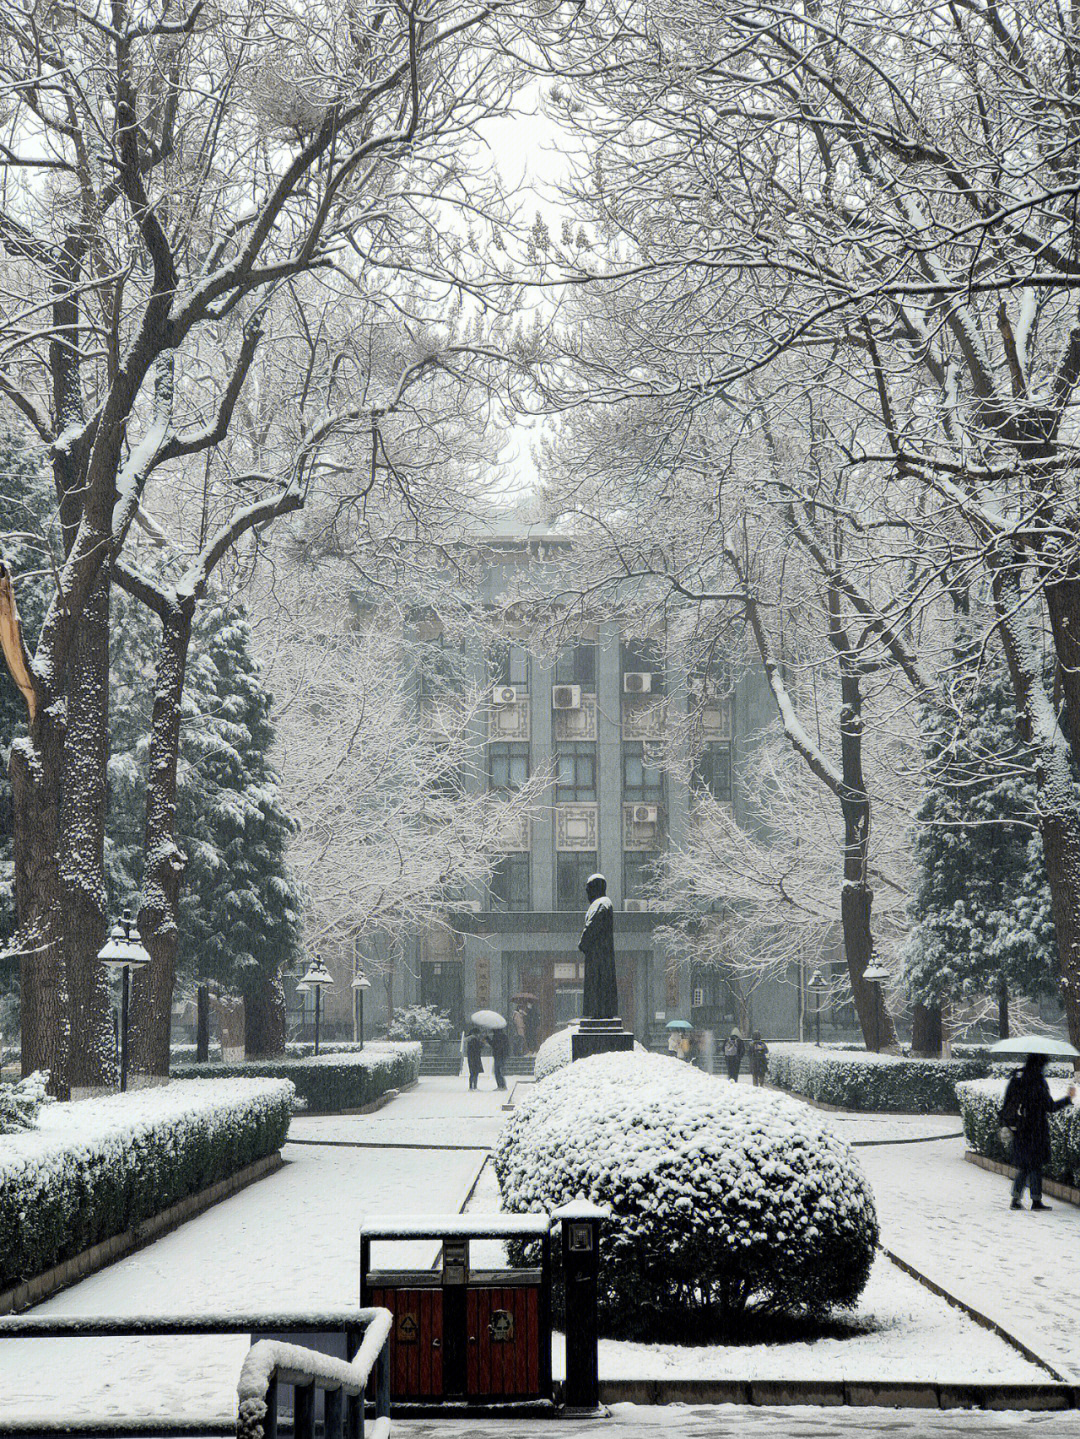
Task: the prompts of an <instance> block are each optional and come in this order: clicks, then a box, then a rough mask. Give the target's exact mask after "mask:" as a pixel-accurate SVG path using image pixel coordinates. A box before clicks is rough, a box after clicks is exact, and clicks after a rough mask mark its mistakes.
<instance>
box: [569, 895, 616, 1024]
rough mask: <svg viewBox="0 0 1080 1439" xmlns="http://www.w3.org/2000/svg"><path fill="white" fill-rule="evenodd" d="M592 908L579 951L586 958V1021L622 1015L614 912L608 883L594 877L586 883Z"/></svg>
mask: <svg viewBox="0 0 1080 1439" xmlns="http://www.w3.org/2000/svg"><path fill="white" fill-rule="evenodd" d="M585 897H586V899H588V901H589V908H588V911H587V912H586V915H585V927H584V929H583V930H582V931H581V938H580V939H579V940H578V949H579V950H580V951H581V953H582V954H583V955H584V956H585V993H584V995H583V996H582V1004H581V1013H582V1015H583V1017H584V1018H585V1019H615V1018H616V1016H617V1015H618V1013H619V986H618V982H617V981H616V978H615V912H614V910H613V909H612V907H611V900H610V899H608V896H607V880H606V879H605V878H604V876H603V875H602V874H592V875H590V876H589V878H588V879H587V880H586V882H585Z"/></svg>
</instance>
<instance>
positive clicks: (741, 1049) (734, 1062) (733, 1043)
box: [724, 1029, 746, 1083]
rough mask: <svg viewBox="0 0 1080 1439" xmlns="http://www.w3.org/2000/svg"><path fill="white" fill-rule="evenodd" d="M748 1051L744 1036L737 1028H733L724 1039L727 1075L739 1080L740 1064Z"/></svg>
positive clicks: (736, 1080)
mask: <svg viewBox="0 0 1080 1439" xmlns="http://www.w3.org/2000/svg"><path fill="white" fill-rule="evenodd" d="M745 1052H746V1045H745V1044H744V1043H743V1037H742V1035H741V1034H740V1033H739V1031H738V1030H737V1029H733V1030H732V1031H731V1033H730V1034H729V1035H728V1037H727V1039H725V1040H724V1063H725V1064H726V1065H727V1077H728V1078H729V1079H733V1080H735V1082H736V1083H738V1080H739V1066H740V1065H741V1064H742V1057H743V1055H744V1054H745Z"/></svg>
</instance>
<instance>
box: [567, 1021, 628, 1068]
mask: <svg viewBox="0 0 1080 1439" xmlns="http://www.w3.org/2000/svg"><path fill="white" fill-rule="evenodd" d="M633 1047H634V1036H633V1035H632V1034H631V1033H630V1031H629V1030H627V1029H623V1027H622V1020H621V1019H620V1018H619V1017H618V1016H617V1015H616V1016H615V1017H614V1018H612V1019H581V1020H579V1021H578V1028H577V1029H576V1030H575V1031H574V1033H573V1034H572V1035H571V1036H570V1058H571V1059H572V1060H574V1059H588V1057H589V1055H590V1054H617V1053H620V1052H621V1051H623V1050H626V1049H633Z"/></svg>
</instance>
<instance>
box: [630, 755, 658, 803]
mask: <svg viewBox="0 0 1080 1439" xmlns="http://www.w3.org/2000/svg"><path fill="white" fill-rule="evenodd" d="M623 798H624V799H625V800H628V801H635V802H640V803H647V804H662V803H663V799H664V775H663V771H662V770H660V769H659V768H657V766H656V765H654V764H651V763H650V762H649V757H648V756H647V755H646V753H645V746H644V745H642V744H624V745H623Z"/></svg>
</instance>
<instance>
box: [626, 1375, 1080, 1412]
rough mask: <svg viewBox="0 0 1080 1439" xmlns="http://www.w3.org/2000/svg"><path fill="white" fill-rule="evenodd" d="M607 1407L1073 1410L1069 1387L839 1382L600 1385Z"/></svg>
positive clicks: (1077, 1394)
mask: <svg viewBox="0 0 1080 1439" xmlns="http://www.w3.org/2000/svg"><path fill="white" fill-rule="evenodd" d="M600 1400H601V1402H602V1403H604V1404H658V1405H659V1404H746V1405H751V1406H756V1407H773V1406H787V1405H793V1406H794V1405H806V1406H810V1405H816V1406H820V1407H825V1406H830V1405H848V1406H850V1407H852V1408H856V1407H874V1408H882V1409H1015V1410H1042V1411H1045V1410H1060V1409H1075V1408H1077V1407H1078V1404H1080V1390H1078V1389H1077V1388H1076V1387H1075V1386H1073V1385H1070V1384H922V1383H918V1382H912V1383H905V1382H902V1381H893V1380H880V1381H875V1380H866V1381H855V1380H846V1379H844V1380H841V1379H806V1380H800V1379H749V1380H747V1379H601V1380H600Z"/></svg>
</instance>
